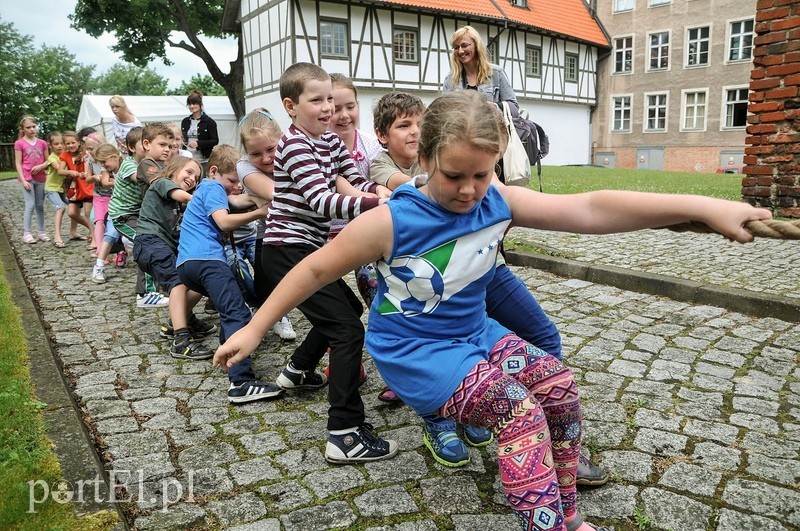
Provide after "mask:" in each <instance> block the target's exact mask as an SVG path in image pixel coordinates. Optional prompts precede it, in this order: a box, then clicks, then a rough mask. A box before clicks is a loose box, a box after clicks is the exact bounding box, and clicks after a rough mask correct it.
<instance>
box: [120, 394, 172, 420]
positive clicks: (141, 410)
mask: <svg viewBox="0 0 800 531" xmlns="http://www.w3.org/2000/svg"><path fill="white" fill-rule="evenodd" d="M177 405H178V401H177V400H175V399H174V398H149V399H145V400H138V401H135V402H131V407H132V408H133V410H134V411H135V412H136V414H137V415H142V416H145V417H151V416H153V415H159V414H161V413H164V412H167V411H175V408H176V407H177Z"/></svg>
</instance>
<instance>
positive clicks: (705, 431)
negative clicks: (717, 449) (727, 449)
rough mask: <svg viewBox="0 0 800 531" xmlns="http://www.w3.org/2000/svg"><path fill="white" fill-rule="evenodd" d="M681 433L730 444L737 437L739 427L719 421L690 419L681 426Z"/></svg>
mask: <svg viewBox="0 0 800 531" xmlns="http://www.w3.org/2000/svg"><path fill="white" fill-rule="evenodd" d="M683 433H685V434H686V435H693V436H695V437H701V438H703V439H707V440H710V441H717V442H721V443H723V444H727V445H731V444H733V443H734V441H736V439H737V438H738V436H739V429H738V428H737V427H736V426H729V425H727V424H722V423H720V422H704V421H702V420H695V419H690V420H689V421H688V422H687V423H686V425H685V426H684V427H683Z"/></svg>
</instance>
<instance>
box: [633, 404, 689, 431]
mask: <svg viewBox="0 0 800 531" xmlns="http://www.w3.org/2000/svg"><path fill="white" fill-rule="evenodd" d="M633 418H634V420H635V421H636V425H637V426H639V427H640V428H652V429H655V430H667V431H673V432H678V431H680V429H681V422H682V421H683V419H684V417H682V416H680V415H672V414H670V413H663V412H661V411H654V410H652V409H646V408H642V409H637V410H636V413H635V414H634V415H633Z"/></svg>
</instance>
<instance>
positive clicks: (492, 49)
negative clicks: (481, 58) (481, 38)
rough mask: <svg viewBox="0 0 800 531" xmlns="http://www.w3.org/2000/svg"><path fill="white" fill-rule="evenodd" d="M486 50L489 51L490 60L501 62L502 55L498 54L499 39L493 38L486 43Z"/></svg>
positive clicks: (495, 62) (491, 61)
mask: <svg viewBox="0 0 800 531" xmlns="http://www.w3.org/2000/svg"><path fill="white" fill-rule="evenodd" d="M486 51H487V52H489V62H490V63H494V64H497V63H499V62H500V56H499V55H498V54H497V40H493V41H492V42H490V43H489V44H487V45H486Z"/></svg>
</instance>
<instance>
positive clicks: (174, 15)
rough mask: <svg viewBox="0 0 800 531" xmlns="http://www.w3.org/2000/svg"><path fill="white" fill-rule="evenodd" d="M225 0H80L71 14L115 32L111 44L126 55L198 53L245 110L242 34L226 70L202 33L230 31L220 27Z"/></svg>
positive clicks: (137, 59) (140, 61) (80, 23)
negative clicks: (169, 51)
mask: <svg viewBox="0 0 800 531" xmlns="http://www.w3.org/2000/svg"><path fill="white" fill-rule="evenodd" d="M223 6H224V0H78V3H77V5H76V6H75V12H74V13H73V14H72V15H71V16H70V19H71V20H72V26H73V27H74V28H77V29H82V30H85V31H86V32H87V33H89V35H92V36H93V37H99V36H100V35H102V34H103V33H105V32H108V33H112V34H113V35H114V36H115V38H116V39H117V40H116V44H114V46H112V49H113V50H115V51H117V52H120V53H121V54H122V56H123V57H124V59H125V60H126V61H128V62H130V63H133V64H135V65H137V66H140V67H145V66H147V64H148V63H149V62H150V61H151V60H154V59H160V60H161V61H163V62H164V63H165V64H170V61H169V59H167V47H168V46H169V47H174V48H179V49H182V50H186V51H188V52H189V53H191V54H194V55H196V56H197V57H199V58H200V59H201V60H202V61H203V62H204V63H205V65H206V67H207V68H208V73H209V74H210V75H211V77H212V78H213V79H214V80H215V81H216V82H217V83H219V84H220V85H221V86H222V87H223V88H224V89H225V91H226V93H227V95H228V99H229V100H230V102H231V106H232V107H233V110H234V112H235V113H236V115H237V116H242V115H243V114H244V86H243V82H244V61H243V57H242V43H241V35H236V38H237V40H238V48H239V53H238V55H237V58H236V60H234V61H231V62H230V70H229V72H228V73H224V72H223V71H222V69H221V68H220V67H219V65H217V63H216V61H215V60H214V58H213V57H212V56H211V54H210V53H209V51H208V49H207V48H206V46H205V44H204V43H203V40H202V37H211V38H219V37H224V36H227V34H223V32H222V30H221V22H222V13H223Z"/></svg>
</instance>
